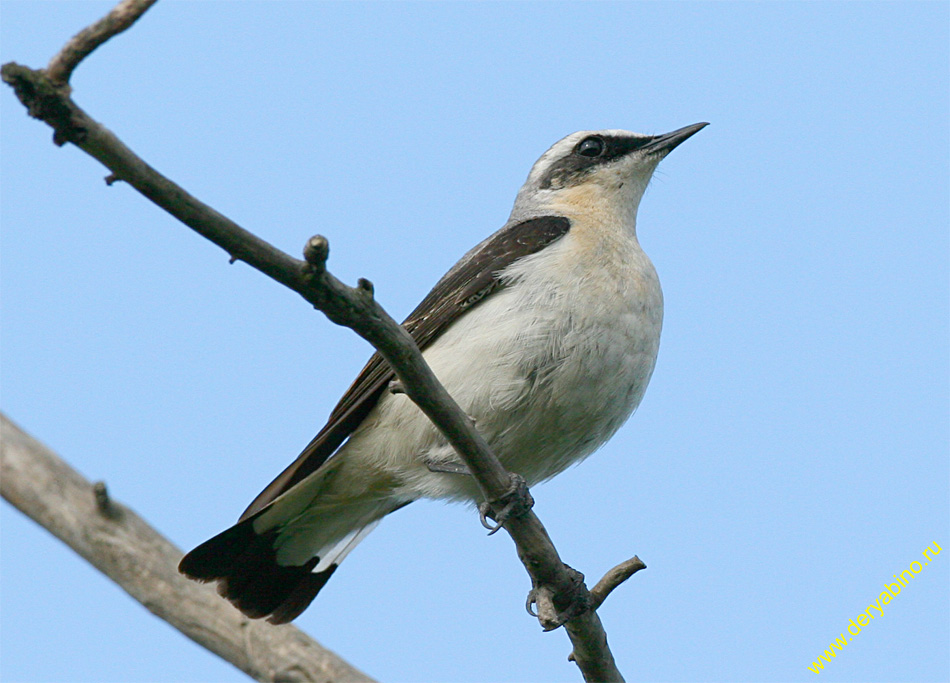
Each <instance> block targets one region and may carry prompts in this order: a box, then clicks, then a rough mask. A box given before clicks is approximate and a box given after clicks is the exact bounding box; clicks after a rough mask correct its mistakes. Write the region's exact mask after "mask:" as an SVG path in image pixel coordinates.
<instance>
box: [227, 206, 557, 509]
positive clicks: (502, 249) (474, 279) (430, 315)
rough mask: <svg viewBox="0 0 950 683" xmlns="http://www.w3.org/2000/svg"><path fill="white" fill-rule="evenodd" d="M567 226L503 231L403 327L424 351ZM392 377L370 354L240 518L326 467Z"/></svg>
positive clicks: (537, 224)
mask: <svg viewBox="0 0 950 683" xmlns="http://www.w3.org/2000/svg"><path fill="white" fill-rule="evenodd" d="M569 228H570V221H569V220H568V219H567V218H563V217H560V216H541V217H538V218H532V219H530V220H526V221H522V222H520V223H515V224H512V225H508V226H506V227H504V228H502V229H501V230H499V231H498V232H496V233H495V234H494V235H492V236H491V237H489V238H488V239H486V240H485V241H484V242H482V243H481V244H479V245H478V246H476V247H475V248H474V249H472V250H471V251H470V252H469V253H468V254H466V255H465V256H464V257H462V259H461V260H460V261H459V262H458V263H457V264H455V266H453V268H452V269H451V270H450V271H449V272H448V273H446V274H445V276H444V277H443V278H442V279H441V280H439V282H438V283H437V284H436V286H435V287H433V289H432V291H431V292H429V294H427V295H426V297H425V298H424V299H423V300H422V302H421V303H420V304H419V305H418V306H417V307H416V309H415V310H414V311H413V312H412V313H410V314H409V317H408V318H406V320H405V322H403V327H405V328H406V331H407V332H409V334H410V335H412V338H413V339H414V340H415V342H416V344H417V345H418V346H419V348H420V349H425V348H426V347H427V346H428V345H429V344H431V343H432V342H433V340H435V339H436V338H437V337H438V336H439V335H440V334H442V332H444V331H445V330H446V329H447V328H448V327H449V325H451V324H452V323H453V322H454V321H455V320H456V319H458V318H459V316H461V315H463V314H464V313H465V312H466V311H467V310H469V309H470V308H472V307H473V306H475V305H477V304H478V303H480V302H481V301H484V300H485V298H486V297H488V296H490V295H491V294H492V292H494V291H496V290H497V289H498V288H499V287H500V286H501V285H502V283H501V279H500V276H499V273H500V272H501V271H503V270H504V269H505V268H506V267H508V266H509V265H511V264H512V263H514V262H515V261H517V260H518V259H520V258H523V257H525V256H528V255H529V254H534V253H536V252H538V251H540V250H541V249H543V248H544V247H546V246H547V245H549V244H551V243H552V242H554V241H555V240H557V239H558V238H560V237H562V236H564V234H565V233H566V232H567V231H568V229H569ZM392 378H393V371H392V369H391V368H390V367H389V363H387V362H386V360H385V359H384V358H383V357H382V356H380V355H379V354H378V353H375V354H373V356H372V358H370V359H369V362H368V363H367V364H366V366H365V367H364V368H363V370H362V371H361V372H360V374H359V376H358V377H357V378H356V381H355V382H353V384H352V385H350V388H349V389H347V390H346V393H345V394H343V398H341V399H340V402H339V403H337V405H336V407H335V408H334V409H333V412H332V413H330V418H329V419H328V420H327V423H326V425H324V427H323V429H321V430H320V433H319V434H317V435H316V436H315V437H314V439H313V441H311V442H310V444H309V445H308V446H307V447H306V448H305V449H304V450H303V452H302V453H301V454H300V455H299V456H298V457H297V459H296V460H295V461H294V462H293V463H292V464H291V465H290V466H289V467H288V468H287V469H285V470H284V471H283V472H281V473H280V475H279V476H278V477H277V478H276V479H274V481H272V482H271V483H270V484H269V485H268V486H267V488H265V489H264V490H263V491H261V493H260V494H259V495H258V496H257V498H255V499H254V501H253V502H252V503H251V504H250V506H248V508H247V510H245V511H244V514H242V515H241V519H242V520H243V519H246V518H247V517H249V516H251V515H253V514H254V513H255V512H257V511H259V510H261V509H262V508H263V507H265V506H266V505H267V504H268V503H270V502H271V501H272V500H274V499H275V498H277V497H278V496H279V495H281V494H282V493H284V492H285V491H287V490H288V489H290V488H292V487H293V486H294V485H295V484H297V483H298V482H300V481H302V480H303V479H304V478H306V477H307V476H308V475H310V474H312V473H313V472H315V471H316V470H317V469H318V468H319V467H320V466H321V465H322V464H323V463H325V462H326V461H327V459H328V458H329V457H330V456H331V455H333V453H334V452H335V451H336V450H337V448H339V447H340V445H341V444H342V443H343V442H344V441H345V440H346V438H347V437H348V436H349V435H350V434H352V433H353V431H354V430H355V429H356V428H357V427H358V426H359V424H360V423H361V422H362V421H363V420H364V419H365V418H366V416H367V415H368V414H369V412H370V411H371V410H372V409H373V406H375V405H376V402H377V401H378V400H379V397H380V395H381V394H382V393H383V391H385V390H386V387H387V385H388V384H389V382H390V380H392Z"/></svg>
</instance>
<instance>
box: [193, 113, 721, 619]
mask: <svg viewBox="0 0 950 683" xmlns="http://www.w3.org/2000/svg"><path fill="white" fill-rule="evenodd" d="M706 125H708V124H707V123H696V124H693V125H690V126H686V127H683V128H680V129H678V130H675V131H673V132H671V133H666V134H663V135H643V134H638V133H632V132H629V131H625V130H601V131H579V132H575V133H572V134H570V135H568V136H566V137H564V138H563V139H561V140H559V141H558V142H556V143H555V144H554V145H552V146H551V148H550V149H548V150H547V151H546V152H545V153H544V154H543V155H542V156H541V157H540V158H539V159H538V160H537V162H535V164H534V165H533V167H532V168H531V171H530V173H529V175H528V178H527V180H526V181H525V183H524V185H523V186H522V187H521V189H520V190H519V192H518V194H517V196H516V198H515V202H514V206H513V208H512V211H511V215H510V217H509V219H508V221H507V222H506V223H505V225H504V226H503V227H502V228H501V229H500V230H498V231H497V232H495V233H494V234H492V235H491V236H489V237H488V238H487V239H485V240H484V241H482V242H481V243H479V244H478V245H476V246H475V247H473V248H472V249H471V250H469V251H468V253H466V254H465V255H464V256H463V257H462V258H461V259H460V260H459V261H458V263H456V264H455V266H453V267H452V268H451V269H450V270H449V271H448V272H447V273H446V274H445V275H444V276H443V277H442V278H441V279H440V280H439V281H438V283H437V284H436V285H435V287H434V288H433V289H432V291H430V292H429V294H428V295H426V297H425V298H423V300H422V301H421V303H420V304H419V305H418V306H417V307H416V308H415V310H413V311H412V313H410V315H409V316H408V318H406V320H405V321H404V322H403V326H404V328H405V329H406V330H407V331H408V332H409V334H410V335H411V336H412V337H413V339H414V340H415V342H416V344H417V345H418V346H419V348H420V349H421V350H422V353H423V357H424V358H425V360H426V362H427V363H428V364H429V366H430V367H431V368H432V370H433V372H434V373H435V375H436V377H437V378H438V379H439V381H440V382H441V383H442V384H443V386H444V387H445V388H446V389H447V391H448V392H449V394H450V395H451V396H452V397H453V398H454V399H455V401H456V402H457V403H458V404H459V406H460V407H461V408H462V409H463V410H464V411H465V412H466V413H467V414H468V415H469V416H470V417H471V418H472V420H473V422H474V424H475V426H476V428H477V429H478V431H479V432H480V434H481V435H482V436H483V437H484V438H485V440H486V441H487V443H488V444H489V446H491V448H492V450H493V451H494V452H495V454H496V455H497V456H498V458H499V460H500V461H501V463H502V464H503V465H504V467H505V468H506V469H507V470H508V471H509V472H512V473H514V474H516V475H518V476H520V477H522V478H523V480H524V481H525V482H526V483H527V485H529V486H531V485H534V484H536V483H538V482H543V481H545V480H547V479H550V478H551V477H553V476H555V475H556V474H558V473H560V472H562V471H563V470H564V469H566V468H567V467H568V466H570V465H572V464H574V463H577V462H579V461H581V460H583V459H584V458H586V457H587V456H588V455H590V454H591V453H592V452H593V451H595V450H596V449H597V448H599V447H600V446H601V445H603V444H604V443H605V442H606V441H607V440H608V439H609V438H610V437H611V436H612V435H613V434H614V433H615V432H616V431H617V430H618V429H619V428H620V426H621V425H622V424H623V423H624V422H626V420H627V418H628V417H629V416H630V415H631V414H632V413H633V411H634V410H635V409H636V408H637V406H638V405H639V403H640V401H641V399H642V398H643V395H644V392H645V391H646V388H647V384H648V383H649V381H650V377H651V375H652V374H653V369H654V366H655V364H656V358H657V352H658V349H659V343H660V330H661V327H662V323H663V294H662V291H661V289H660V282H659V279H658V277H657V274H656V270H655V269H654V267H653V264H652V263H651V261H650V259H649V258H648V257H647V255H646V254H645V253H644V251H643V249H642V248H641V247H640V244H639V242H638V240H637V232H636V218H637V209H638V207H639V205H640V200H641V198H642V197H643V194H644V191H645V190H646V188H647V185H648V184H649V182H650V180H651V178H652V176H653V173H654V170H655V169H656V167H657V165H658V164H659V163H660V161H661V160H662V159H663V158H664V157H665V156H666V155H667V154H669V153H670V152H671V151H672V150H673V149H674V148H675V147H677V146H678V145H679V144H680V143H682V142H684V141H685V140H686V139H688V138H690V137H691V136H693V135H694V134H695V133H697V132H699V131H700V130H701V129H703V128H704V127H705V126H706ZM397 386H398V385H397V384H396V383H395V381H394V374H393V371H392V370H391V368H390V367H389V365H388V363H387V362H386V361H385V360H384V359H383V358H382V357H381V356H380V355H379V354H378V353H376V354H375V355H373V356H372V358H371V359H370V360H369V362H368V363H367V364H366V366H365V367H364V368H363V370H362V371H361V372H360V373H359V375H358V377H357V378H356V380H355V381H354V382H353V384H352V385H351V386H350V387H349V389H348V390H347V391H346V392H345V393H344V395H343V397H342V398H341V399H340V401H339V403H338V404H337V405H336V407H335V408H334V409H333V411H332V412H331V414H330V416H329V419H328V420H327V423H326V425H325V426H324V427H323V428H322V429H321V430H320V432H319V433H318V434H317V435H316V437H315V438H314V439H313V440H312V441H311V442H310V444H309V445H308V446H307V447H306V448H305V449H304V450H303V452H302V453H301V454H300V455H299V457H297V459H296V460H295V461H294V462H293V463H292V464H291V465H290V466H289V467H287V468H286V469H285V470H284V471H283V472H282V473H281V474H280V475H278V476H277V478H276V479H274V481H273V482H271V483H270V484H269V485H268V486H267V487H266V488H265V489H264V490H263V491H262V492H261V493H260V494H259V495H258V496H257V497H256V498H255V499H254V500H253V501H252V502H251V504H250V505H249V506H248V508H247V509H246V510H245V511H244V513H243V514H242V515H241V517H240V518H239V520H238V522H237V523H236V524H235V525H234V526H232V527H230V528H229V529H227V530H225V531H223V532H221V533H220V534H218V535H217V536H214V537H213V538H211V539H210V540H208V541H206V542H204V543H202V544H201V545H199V546H198V547H196V548H195V549H194V550H192V551H191V552H189V553H188V554H187V555H185V556H184V558H183V559H182V560H181V563H180V565H179V570H180V571H181V573H182V574H184V575H185V576H187V577H189V578H191V579H195V580H197V581H201V582H211V581H215V582H217V585H218V592H219V593H220V594H221V595H222V596H223V597H225V598H227V599H228V600H230V601H231V603H232V604H234V606H235V607H237V608H238V609H239V610H241V611H242V612H243V613H244V614H245V615H247V616H248V617H250V618H255V619H256V618H265V617H266V618H267V619H268V621H270V622H271V623H274V624H282V623H287V622H290V621H292V620H293V619H295V618H297V617H298V616H299V615H300V614H301V613H302V612H303V611H304V610H305V609H306V608H307V607H308V606H309V605H310V603H311V602H312V601H313V599H314V598H315V597H316V595H317V593H318V592H319V591H320V590H321V589H322V588H323V587H324V585H325V584H326V582H327V580H328V579H329V578H330V576H331V575H332V574H333V573H334V572H335V571H336V569H337V567H338V566H339V564H340V563H341V562H342V561H343V559H344V558H345V557H346V556H347V554H349V553H350V551H352V550H353V548H354V547H355V546H356V545H357V544H358V543H359V542H360V541H361V540H362V539H363V538H364V537H365V536H366V535H367V534H368V533H369V532H370V531H372V529H373V528H375V527H376V525H377V524H378V523H379V522H380V520H382V518H383V517H385V516H386V515H388V514H390V513H392V512H394V511H396V510H398V509H400V508H402V507H403V506H405V505H408V504H409V503H411V502H413V501H415V500H418V499H420V498H434V499H442V500H448V501H462V502H465V501H468V502H473V503H477V502H478V501H479V498H480V493H479V489H478V487H477V485H476V482H475V480H474V478H473V477H472V476H471V474H470V473H468V471H467V469H466V468H465V466H464V464H463V463H462V462H461V461H460V459H459V458H458V456H457V455H456V453H455V451H454V450H453V449H452V447H451V446H450V445H449V443H448V442H447V441H446V439H445V438H444V437H443V436H442V434H441V433H440V432H439V431H438V429H437V428H436V427H435V426H434V425H433V424H432V423H431V422H430V421H429V419H428V418H427V417H426V416H425V415H424V414H423V413H422V411H421V410H420V409H419V408H418V407H417V406H416V405H415V404H414V403H412V401H411V400H410V399H409V398H408V397H407V396H406V395H405V393H404V392H400V391H398V390H397Z"/></svg>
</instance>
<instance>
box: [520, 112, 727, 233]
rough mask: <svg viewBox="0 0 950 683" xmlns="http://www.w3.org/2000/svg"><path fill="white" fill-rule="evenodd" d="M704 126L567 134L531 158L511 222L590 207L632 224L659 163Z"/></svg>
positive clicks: (583, 211) (579, 211) (581, 211)
mask: <svg viewBox="0 0 950 683" xmlns="http://www.w3.org/2000/svg"><path fill="white" fill-rule="evenodd" d="M707 125H708V124H706V123H695V124H693V125H691V126H686V127H685V128H680V129H679V130H675V131H673V132H672V133H666V134H665V135H641V134H639V133H631V132H630V131H626V130H600V131H588V130H582V131H578V132H576V133H571V134H570V135H568V136H567V137H565V138H563V139H561V140H559V141H558V142H556V143H554V145H552V146H551V148H550V149H549V150H548V151H547V152H545V153H544V154H542V155H541V158H540V159H538V160H537V161H536V162H535V164H534V166H533V167H532V169H531V173H530V174H528V179H527V181H525V184H524V185H523V186H522V188H521V190H520V191H519V192H518V197H517V199H515V205H514V208H513V209H512V212H511V218H510V219H509V220H510V221H516V220H519V221H520V220H525V219H527V218H531V217H533V216H538V215H546V214H554V215H562V216H567V217H569V218H570V217H574V216H590V215H591V212H592V211H593V212H597V213H605V212H606V213H608V214H610V215H611V216H612V217H614V218H616V219H617V220H622V221H623V222H625V223H626V222H629V223H630V225H631V226H632V225H633V223H634V222H635V219H636V213H637V207H638V206H639V205H640V198H641V197H643V192H644V190H646V188H647V185H648V184H649V182H650V178H652V177H653V171H654V170H655V169H656V167H657V164H659V163H660V161H661V160H662V159H663V157H665V156H666V155H667V154H669V153H670V152H671V151H673V149H674V148H675V147H676V146H677V145H679V144H680V143H681V142H683V141H684V140H686V139H687V138H689V137H690V136H692V135H694V134H695V133H697V132H699V131H700V130H702V129H703V128H705V127H706V126H707Z"/></svg>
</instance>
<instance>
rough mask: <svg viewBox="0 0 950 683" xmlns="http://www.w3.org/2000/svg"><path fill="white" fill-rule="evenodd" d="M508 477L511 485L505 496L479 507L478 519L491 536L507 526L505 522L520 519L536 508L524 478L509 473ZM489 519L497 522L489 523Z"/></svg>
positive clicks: (480, 504) (481, 504)
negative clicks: (513, 518) (514, 518)
mask: <svg viewBox="0 0 950 683" xmlns="http://www.w3.org/2000/svg"><path fill="white" fill-rule="evenodd" d="M508 476H509V477H511V485H510V486H509V488H508V491H507V493H505V495H503V496H502V497H501V498H498V499H496V500H493V501H491V502H489V501H485V502H484V503H479V505H478V518H479V520H480V521H481V523H482V526H483V527H485V528H486V529H488V535H489V536H491V535H492V534H493V533H495V532H496V531H498V530H499V529H501V528H502V527H503V526H505V522H506V521H508V520H509V519H511V518H512V517H520V516H521V515H523V514H525V513H526V512H527V511H528V510H530V509H531V508H532V507H533V506H534V498H532V497H531V492H530V491H528V484H527V483H526V482H525V480H524V478H523V477H522V476H521V475H518V474H515V473H514V472H509V474H508ZM489 517H490V518H491V519H493V520H495V523H494V524H492V523H491V522H489V521H488V518H489Z"/></svg>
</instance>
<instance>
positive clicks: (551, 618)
mask: <svg viewBox="0 0 950 683" xmlns="http://www.w3.org/2000/svg"><path fill="white" fill-rule="evenodd" d="M565 566H567V565H565ZM567 569H568V570H569V571H570V573H571V579H572V585H571V588H570V589H569V590H568V592H567V593H566V594H563V595H558V596H555V594H554V593H553V592H552V590H551V588H550V587H548V586H535V587H534V588H532V589H531V591H530V592H529V593H528V599H527V601H526V602H525V609H526V610H527V612H528V614H530V615H531V616H532V617H535V618H536V619H537V620H538V621H539V622H541V627H542V628H543V629H544V630H545V631H553V630H554V629H556V628H558V627H559V626H563V625H564V624H566V623H567V622H569V621H570V620H571V619H573V618H574V617H577V616H580V615H581V614H584V613H585V612H587V611H588V610H590V609H591V600H590V593H589V592H588V591H587V587H586V586H585V585H584V575H583V574H581V573H580V572H578V571H577V570H575V569H571V568H570V567H567ZM555 603H557V604H555ZM557 605H561V606H562V609H559V608H558V606H557Z"/></svg>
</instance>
